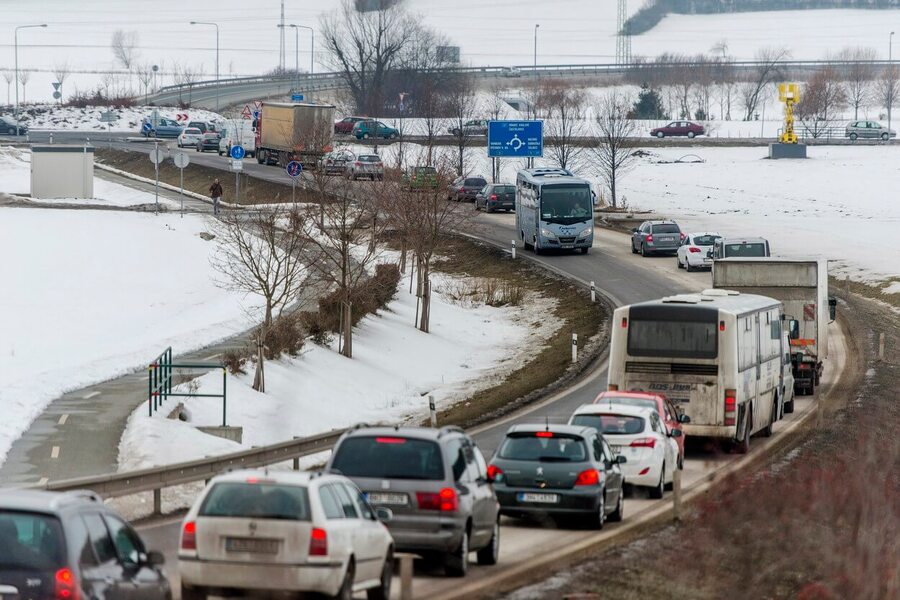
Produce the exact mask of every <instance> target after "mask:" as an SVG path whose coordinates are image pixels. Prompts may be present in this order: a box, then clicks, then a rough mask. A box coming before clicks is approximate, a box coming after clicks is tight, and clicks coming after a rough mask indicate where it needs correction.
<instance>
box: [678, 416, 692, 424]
mask: <svg viewBox="0 0 900 600" xmlns="http://www.w3.org/2000/svg"><path fill="white" fill-rule="evenodd" d="M678 422H679V423H690V422H691V418H690V417H689V416H687V415H683V414H682V415H678Z"/></svg>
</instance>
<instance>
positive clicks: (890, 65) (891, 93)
mask: <svg viewBox="0 0 900 600" xmlns="http://www.w3.org/2000/svg"><path fill="white" fill-rule="evenodd" d="M893 46H894V32H893V31H892V32H891V35H889V36H888V72H889V73H890V74H891V89H890V90H888V99H887V101H888V103H887V105H888V107H887V109H888V141H889V142H890V141H891V105H893V104H894V96H895V94H896V93H895V90H894V87H895V86H896V85H897V84H896V82H895V81H894V61H893V49H894V48H893Z"/></svg>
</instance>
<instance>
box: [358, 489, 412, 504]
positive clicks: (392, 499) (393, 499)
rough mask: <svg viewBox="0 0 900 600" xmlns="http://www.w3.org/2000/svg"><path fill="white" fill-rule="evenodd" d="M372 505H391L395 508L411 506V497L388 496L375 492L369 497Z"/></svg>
mask: <svg viewBox="0 0 900 600" xmlns="http://www.w3.org/2000/svg"><path fill="white" fill-rule="evenodd" d="M367 497H368V499H369V502H371V503H372V504H391V505H393V506H406V505H407V504H409V496H407V495H406V494H386V493H383V492H375V493H370V494H368V495H367Z"/></svg>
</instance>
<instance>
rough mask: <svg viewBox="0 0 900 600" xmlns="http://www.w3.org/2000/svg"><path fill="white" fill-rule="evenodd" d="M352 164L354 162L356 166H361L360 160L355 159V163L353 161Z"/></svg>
mask: <svg viewBox="0 0 900 600" xmlns="http://www.w3.org/2000/svg"><path fill="white" fill-rule="evenodd" d="M353 164H354V165H356V166H357V167H361V166H362V163H361V162H359V161H356V162H355V163H353Z"/></svg>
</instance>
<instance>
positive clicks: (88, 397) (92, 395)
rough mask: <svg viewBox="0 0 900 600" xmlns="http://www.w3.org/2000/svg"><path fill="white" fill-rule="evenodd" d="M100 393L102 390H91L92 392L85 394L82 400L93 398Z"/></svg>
mask: <svg viewBox="0 0 900 600" xmlns="http://www.w3.org/2000/svg"><path fill="white" fill-rule="evenodd" d="M99 395H100V392H98V391H96V390H95V391H93V392H91V393H90V394H85V395H84V396H82V397H81V399H82V400H90V399H91V398H94V397H95V396H99Z"/></svg>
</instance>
